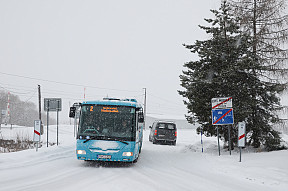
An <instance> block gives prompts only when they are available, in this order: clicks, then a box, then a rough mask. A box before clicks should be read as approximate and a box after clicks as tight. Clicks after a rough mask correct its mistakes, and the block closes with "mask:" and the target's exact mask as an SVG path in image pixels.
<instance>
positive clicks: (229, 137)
mask: <svg viewBox="0 0 288 191" xmlns="http://www.w3.org/2000/svg"><path fill="white" fill-rule="evenodd" d="M230 132H231V131H230V125H228V142H229V152H230V155H231V135H230Z"/></svg>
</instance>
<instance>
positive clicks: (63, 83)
mask: <svg viewBox="0 0 288 191" xmlns="http://www.w3.org/2000/svg"><path fill="white" fill-rule="evenodd" d="M0 74H4V75H7V76H14V77H19V78H26V79H30V80H39V81H43V82H49V83H56V84H62V85H69V86H78V87H89V88H95V89H102V90H111V91H122V92H139V91H133V90H122V89H112V88H102V87H96V86H86V85H81V84H73V83H67V82H59V81H54V80H46V79H40V78H34V77H28V76H22V75H16V74H8V73H5V72H0Z"/></svg>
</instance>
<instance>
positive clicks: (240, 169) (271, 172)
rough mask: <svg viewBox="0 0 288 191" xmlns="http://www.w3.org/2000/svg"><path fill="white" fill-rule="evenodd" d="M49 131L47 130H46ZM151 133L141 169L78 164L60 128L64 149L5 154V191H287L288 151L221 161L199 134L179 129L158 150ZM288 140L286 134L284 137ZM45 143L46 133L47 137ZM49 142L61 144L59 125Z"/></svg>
mask: <svg viewBox="0 0 288 191" xmlns="http://www.w3.org/2000/svg"><path fill="white" fill-rule="evenodd" d="M45 128H46V127H45ZM25 130H28V133H27V132H26V133H27V135H29V136H30V137H31V138H32V137H33V128H21V127H18V128H15V129H13V130H10V129H9V128H2V129H1V134H2V136H3V137H4V138H5V136H10V137H13V133H14V132H16V131H17V132H21V133H22V134H25ZM148 134H149V131H148V130H146V131H145V133H144V135H145V139H144V143H143V149H142V153H141V155H140V158H139V160H138V162H137V163H136V164H130V165H121V164H108V165H103V164H98V163H91V162H84V161H78V160H77V159H76V155H75V138H74V133H73V126H69V125H59V143H60V144H59V146H56V145H54V146H49V147H48V148H47V147H46V144H44V146H43V147H42V148H40V149H39V150H38V152H36V150H35V149H30V150H25V151H21V152H15V153H0V190H1V191H17V190H21V191H22V190H25V191H26V190H27V191H33V190H35V191H36V190H40V191H45V190H49V191H51V190H54V191H58V190H65V191H66V190H67V191H72V190H105V191H106V190H123V191H129V190H145V191H146V190H155V191H156V190H157V191H159V190H171V191H172V190H173V191H175V190H181V191H182V190H195V191H199V190H200V191H201V190H205V191H206V190H207V191H208V190H209V191H212V190H213V191H218V190H219V191H226V190H227V191H231V190H233V191H234V190H239V191H240V190H241V191H243V190H245V191H247V190H253V191H255V190H261V191H265V190H267V191H272V190H273V191H278V190H279V191H280V190H283V191H284V190H285V191H286V190H287V189H288V151H287V150H284V151H276V152H268V153H267V152H258V153H256V152H248V151H247V150H246V151H245V150H244V151H243V153H242V162H239V153H238V149H236V150H235V151H233V152H232V155H231V156H230V155H229V152H227V151H226V150H221V156H218V150H217V140H216V138H207V137H203V141H204V153H202V152H201V144H200V136H199V135H196V133H195V129H179V130H178V140H177V141H178V142H177V145H176V146H170V145H153V144H152V143H151V142H149V141H148ZM284 138H285V139H286V141H287V140H288V137H287V135H286V136H285V137H284ZM42 139H43V141H46V134H44V136H42ZM49 141H51V142H56V130H55V126H51V127H50V129H49Z"/></svg>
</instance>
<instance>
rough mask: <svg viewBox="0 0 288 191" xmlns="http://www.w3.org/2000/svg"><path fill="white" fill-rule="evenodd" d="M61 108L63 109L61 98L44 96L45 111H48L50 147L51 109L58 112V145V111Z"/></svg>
mask: <svg viewBox="0 0 288 191" xmlns="http://www.w3.org/2000/svg"><path fill="white" fill-rule="evenodd" d="M61 110H62V100H61V98H44V111H47V147H48V127H49V111H56V112H57V145H58V112H59V111H61Z"/></svg>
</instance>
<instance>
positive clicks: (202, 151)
mask: <svg viewBox="0 0 288 191" xmlns="http://www.w3.org/2000/svg"><path fill="white" fill-rule="evenodd" d="M202 134H203V129H202V128H201V145H202V153H203V140H202Z"/></svg>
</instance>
